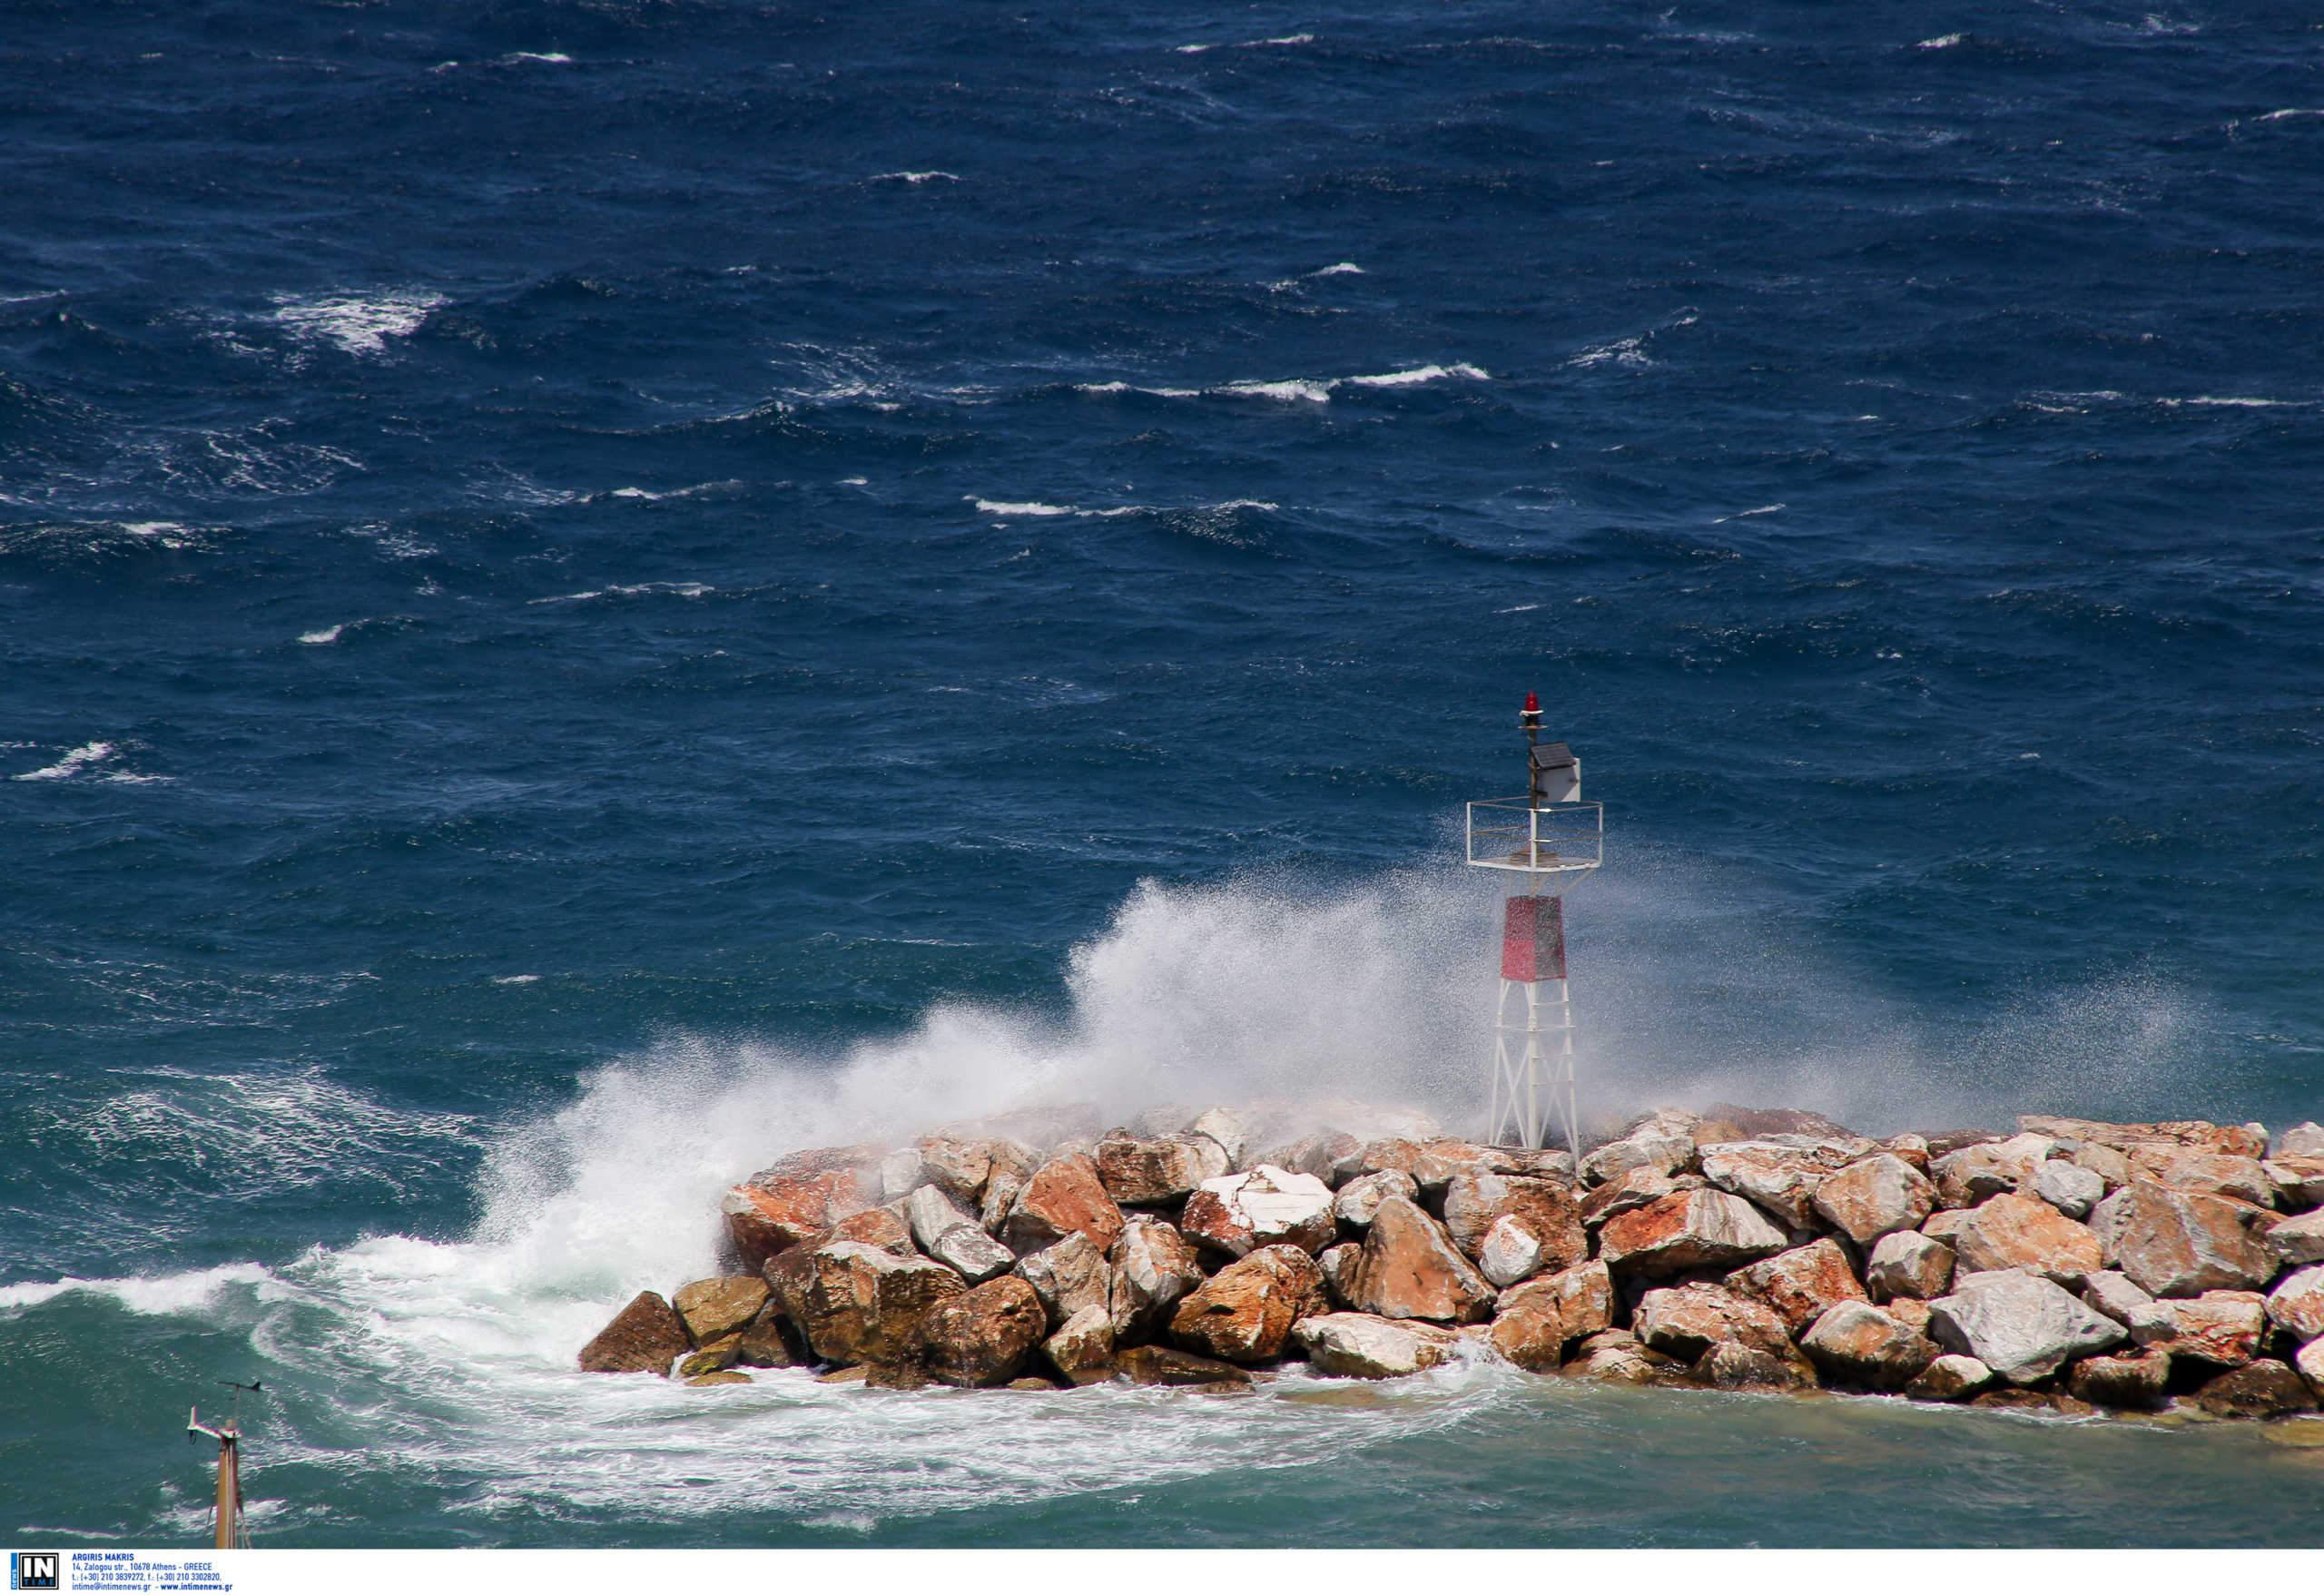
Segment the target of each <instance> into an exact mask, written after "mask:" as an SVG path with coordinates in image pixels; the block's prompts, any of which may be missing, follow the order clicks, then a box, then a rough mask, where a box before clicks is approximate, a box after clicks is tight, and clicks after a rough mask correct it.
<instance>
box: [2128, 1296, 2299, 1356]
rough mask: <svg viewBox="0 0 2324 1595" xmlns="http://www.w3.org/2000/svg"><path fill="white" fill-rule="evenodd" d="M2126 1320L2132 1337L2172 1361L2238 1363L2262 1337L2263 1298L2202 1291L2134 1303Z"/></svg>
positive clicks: (2253, 1352)
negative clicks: (2186, 1298)
mask: <svg viewBox="0 0 2324 1595" xmlns="http://www.w3.org/2000/svg"><path fill="white" fill-rule="evenodd" d="M2129 1324H2130V1331H2131V1339H2132V1340H2133V1341H2134V1342H2136V1343H2137V1344H2140V1345H2142V1346H2148V1347H2152V1349H2154V1350H2156V1351H2161V1352H2166V1353H2168V1354H2170V1355H2171V1358H2172V1359H2173V1360H2180V1359H2184V1360H2187V1361H2191V1362H2198V1363H2209V1364H2212V1365H2213V1366H2215V1367H2221V1368H2240V1367H2241V1366H2242V1365H2243V1364H2246V1363H2248V1362H2250V1360H2251V1359H2252V1358H2253V1357H2255V1356H2257V1355H2258V1354H2259V1353H2260V1342H2261V1341H2262V1340H2264V1339H2265V1338H2266V1336H2267V1333H2268V1302H2267V1298H2266V1297H2265V1296H2262V1295H2260V1294H2259V1293H2258V1292H2256V1291H2248V1290H2207V1291H2205V1292H2204V1293H2203V1294H2202V1295H2200V1296H2197V1297H2196V1298H2195V1299H2194V1300H2192V1301H2168V1302H2149V1303H2147V1304H2146V1305H2143V1306H2138V1307H2133V1308H2132V1309H2131V1313H2130V1318H2129Z"/></svg>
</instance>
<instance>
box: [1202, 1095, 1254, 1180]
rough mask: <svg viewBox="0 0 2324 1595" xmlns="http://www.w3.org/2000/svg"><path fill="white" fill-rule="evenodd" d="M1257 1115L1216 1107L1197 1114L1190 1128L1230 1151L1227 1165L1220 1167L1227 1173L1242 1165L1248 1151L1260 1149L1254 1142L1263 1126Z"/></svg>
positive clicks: (1223, 1150)
mask: <svg viewBox="0 0 2324 1595" xmlns="http://www.w3.org/2000/svg"><path fill="white" fill-rule="evenodd" d="M1257 1117H1258V1116H1256V1115H1253V1114H1250V1113H1246V1112H1243V1111H1240V1110H1238V1109H1236V1108H1209V1109H1207V1110H1206V1111H1205V1112H1204V1113H1202V1114H1200V1115H1199V1116H1197V1117H1196V1119H1195V1121H1194V1122H1193V1123H1192V1124H1190V1125H1188V1126H1187V1132H1188V1133H1189V1134H1191V1135H1197V1136H1201V1137H1205V1138H1206V1139H1207V1140H1208V1141H1210V1143H1211V1144H1212V1145H1213V1146H1216V1147H1217V1148H1218V1149H1219V1150H1220V1151H1222V1152H1224V1153H1226V1168H1222V1169H1220V1170H1219V1173H1221V1174H1226V1173H1227V1172H1229V1171H1230V1170H1232V1169H1234V1168H1235V1167H1237V1166H1238V1165H1240V1164H1241V1162H1242V1161H1243V1154H1244V1153H1246V1152H1247V1151H1252V1150H1256V1147H1254V1145H1253V1143H1254V1141H1255V1139H1256V1135H1257V1132H1258V1130H1259V1128H1260V1126H1259V1125H1258V1123H1257V1122H1256V1119H1257ZM1261 1144H1264V1143H1261ZM1188 1188H1189V1189H1191V1188H1192V1187H1191V1186H1189V1187H1188Z"/></svg>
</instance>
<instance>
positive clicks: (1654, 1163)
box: [1581, 1122, 1695, 1185]
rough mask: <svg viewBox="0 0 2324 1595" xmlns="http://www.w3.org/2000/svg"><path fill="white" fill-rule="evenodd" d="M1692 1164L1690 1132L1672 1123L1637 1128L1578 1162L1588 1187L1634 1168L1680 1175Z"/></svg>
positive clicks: (1600, 1183) (1605, 1181) (1693, 1140)
mask: <svg viewBox="0 0 2324 1595" xmlns="http://www.w3.org/2000/svg"><path fill="white" fill-rule="evenodd" d="M1694 1160H1695V1138H1694V1135H1693V1133H1692V1131H1691V1130H1690V1129H1688V1128H1682V1127H1679V1125H1677V1124H1675V1123H1667V1122H1654V1123H1649V1124H1645V1125H1642V1126H1640V1127H1639V1128H1637V1129H1635V1130H1633V1131H1631V1132H1630V1134H1629V1135H1627V1136H1625V1137H1622V1138H1621V1139H1620V1140H1619V1141H1609V1142H1608V1143H1606V1145H1604V1146H1602V1147H1599V1148H1598V1149H1597V1150H1596V1151H1594V1152H1592V1153H1590V1156H1588V1157H1584V1158H1583V1159H1582V1160H1581V1177H1582V1178H1583V1180H1585V1181H1586V1182H1588V1183H1589V1184H1590V1185H1605V1184H1607V1183H1609V1182H1610V1181H1613V1180H1617V1179H1620V1178H1621V1177H1622V1176H1623V1175H1625V1174H1628V1173H1629V1172H1630V1170H1632V1169H1634V1168H1651V1169H1653V1170H1655V1171H1656V1172H1657V1173H1659V1174H1680V1173H1684V1172H1685V1171H1686V1170H1687V1168H1688V1167H1689V1165H1690V1164H1692V1163H1693V1162H1694Z"/></svg>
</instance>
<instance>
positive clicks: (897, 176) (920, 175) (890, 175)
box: [864, 172, 960, 188]
mask: <svg viewBox="0 0 2324 1595" xmlns="http://www.w3.org/2000/svg"><path fill="white" fill-rule="evenodd" d="M864 181H865V182H908V183H910V184H911V185H912V186H913V187H914V188H917V187H919V186H920V185H921V183H923V182H960V178H959V177H957V176H955V175H954V174H953V173H951V172H873V173H872V175H871V176H870V177H867V178H865V179H864Z"/></svg>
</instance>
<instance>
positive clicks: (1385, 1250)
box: [1354, 1196, 1493, 1324]
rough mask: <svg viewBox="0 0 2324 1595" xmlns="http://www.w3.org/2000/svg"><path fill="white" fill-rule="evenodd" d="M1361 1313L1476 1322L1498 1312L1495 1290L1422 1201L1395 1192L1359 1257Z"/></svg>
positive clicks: (1382, 1208)
mask: <svg viewBox="0 0 2324 1595" xmlns="http://www.w3.org/2000/svg"><path fill="white" fill-rule="evenodd" d="M1354 1286H1355V1288H1354V1303H1355V1306H1356V1308H1357V1310H1358V1311H1360V1312H1365V1313H1372V1314H1378V1315H1379V1316H1380V1317H1383V1318H1433V1319H1435V1320H1437V1321H1438V1322H1440V1323H1449V1324H1475V1323H1479V1322H1481V1321H1482V1320H1483V1319H1485V1318H1487V1317H1489V1316H1491V1315H1492V1303H1493V1288H1492V1285H1491V1284H1490V1283H1488V1282H1487V1281H1486V1279H1485V1277H1484V1275H1482V1274H1479V1273H1478V1272H1477V1271H1476V1268H1475V1266H1474V1265H1472V1264H1471V1263H1470V1261H1469V1260H1468V1258H1466V1257H1464V1256H1462V1255H1461V1250H1460V1248H1459V1247H1458V1246H1455V1245H1453V1244H1452V1236H1448V1235H1446V1234H1445V1233H1444V1229H1443V1226H1441V1225H1439V1224H1438V1223H1437V1222H1436V1220H1434V1219H1433V1218H1431V1217H1430V1216H1428V1215H1427V1214H1426V1213H1423V1211H1421V1209H1420V1206H1419V1205H1418V1204H1417V1203H1413V1202H1410V1201H1407V1200H1405V1199H1404V1198H1403V1197H1402V1196H1391V1197H1389V1198H1388V1200H1386V1201H1384V1202H1383V1203H1381V1204H1380V1206H1379V1208H1378V1210H1377V1211H1376V1212H1375V1213H1374V1215H1373V1219H1372V1227H1371V1229H1370V1230H1368V1231H1367V1232H1366V1233H1365V1235H1364V1251H1363V1254H1362V1255H1361V1256H1359V1257H1358V1258H1357V1260H1356V1265H1355V1280H1354Z"/></svg>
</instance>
